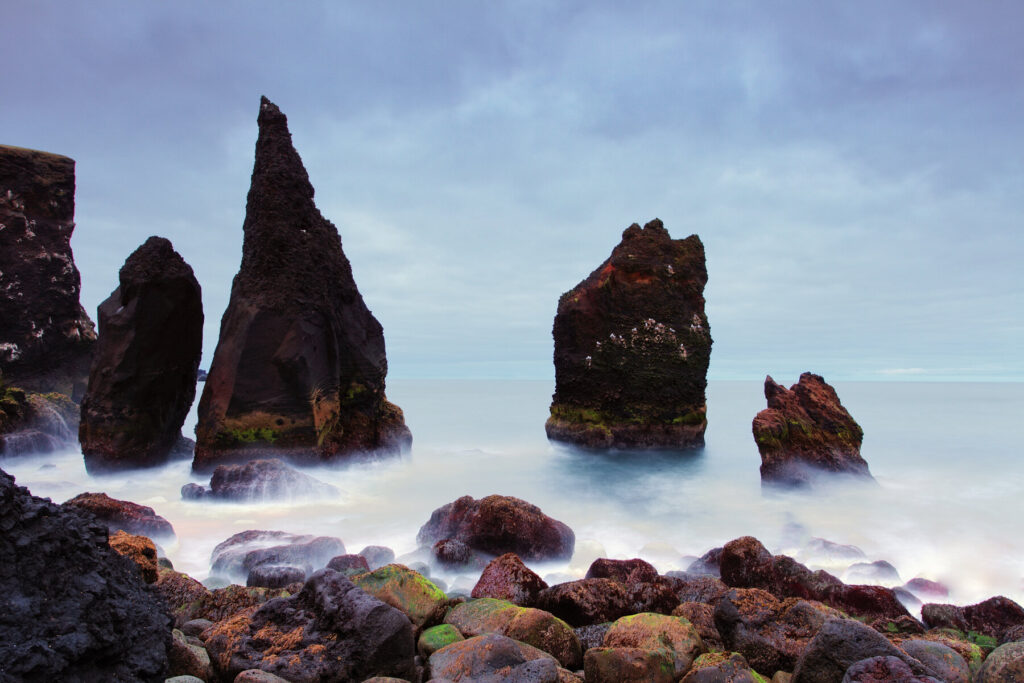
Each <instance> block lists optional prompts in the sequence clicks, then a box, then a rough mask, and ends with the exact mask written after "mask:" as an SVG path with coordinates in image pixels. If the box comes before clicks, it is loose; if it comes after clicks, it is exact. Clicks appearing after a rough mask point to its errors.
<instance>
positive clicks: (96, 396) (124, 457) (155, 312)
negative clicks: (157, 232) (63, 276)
mask: <svg viewBox="0 0 1024 683" xmlns="http://www.w3.org/2000/svg"><path fill="white" fill-rule="evenodd" d="M118 279H119V285H118V287H117V289H115V290H114V291H113V293H112V294H111V295H110V297H109V298H107V300H106V301H104V302H103V303H102V304H100V307H99V311H98V313H99V322H100V336H99V341H98V342H97V343H96V348H95V353H94V355H93V361H92V369H91V371H90V372H89V385H88V389H87V390H86V392H85V397H84V398H83V399H82V421H81V424H80V425H79V429H78V438H79V440H80V441H81V443H82V453H84V454H85V465H86V467H87V468H88V469H89V470H90V471H95V470H104V469H113V468H125V467H140V466H147V465H157V464H161V463H163V462H165V461H167V460H168V459H169V458H170V457H171V456H172V455H173V454H175V453H176V451H177V450H178V449H179V447H180V442H181V440H182V435H181V425H182V424H183V423H184V422H185V416H186V415H187V414H188V411H189V408H191V407H192V400H193V399H194V398H195V395H196V372H197V371H198V369H199V357H200V356H201V355H202V351H203V348H202V347H203V302H202V292H201V290H200V287H199V283H198V282H197V281H196V278H195V275H193V273H192V268H190V267H189V265H188V264H187V263H185V261H184V259H182V258H181V256H180V255H179V254H178V253H177V252H176V251H174V247H173V246H171V243H170V242H169V241H168V240H166V239H164V238H162V237H150V238H149V239H148V240H146V242H145V244H143V245H142V246H141V247H139V248H138V249H136V250H135V251H134V252H132V254H131V255H130V256H129V257H128V259H127V260H126V261H125V262H124V266H123V267H122V268H121V271H120V273H119V274H118Z"/></svg>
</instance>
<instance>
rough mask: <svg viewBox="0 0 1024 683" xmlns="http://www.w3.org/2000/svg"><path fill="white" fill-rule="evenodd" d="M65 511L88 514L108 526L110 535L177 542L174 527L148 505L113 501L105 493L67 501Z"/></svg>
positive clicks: (83, 495)
mask: <svg viewBox="0 0 1024 683" xmlns="http://www.w3.org/2000/svg"><path fill="white" fill-rule="evenodd" d="M64 506H65V507H75V508H79V509H81V510H88V511H89V512H91V513H92V514H93V515H95V516H96V519H98V520H99V521H101V522H103V523H104V524H106V525H107V529H109V530H110V533H114V532H116V531H124V532H125V533H129V534H138V535H141V536H148V537H149V538H152V539H154V540H157V541H162V540H169V539H173V538H174V527H172V526H171V523H170V522H168V521H167V520H166V519H164V518H163V517H161V516H160V515H158V514H156V512H154V511H153V508H151V507H149V506H148V505H139V504H138V503H133V502H131V501H128V500H118V499H116V498H111V497H110V496H108V495H107V494H105V493H80V494H78V495H77V496H75V497H74V498H71V499H70V500H66V501H64Z"/></svg>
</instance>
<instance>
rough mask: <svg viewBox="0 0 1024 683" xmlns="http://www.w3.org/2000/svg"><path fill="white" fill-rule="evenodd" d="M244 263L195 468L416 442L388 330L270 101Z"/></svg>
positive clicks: (263, 106) (262, 119)
mask: <svg viewBox="0 0 1024 683" xmlns="http://www.w3.org/2000/svg"><path fill="white" fill-rule="evenodd" d="M258 122H259V138H258V140H257V142H256V162H255V165H254V167H253V173H252V185H251V187H250V189H249V197H248V202H247V204H246V216H245V223H244V225H243V226H242V229H243V231H244V233H245V237H244V242H243V247H242V265H241V268H240V270H239V272H238V275H236V276H235V280H234V284H233V286H232V289H231V299H230V302H229V304H228V308H227V311H226V312H225V313H224V317H223V319H222V321H221V331H220V340H219V341H218V344H217V350H216V352H215V354H214V357H213V363H212V365H211V366H210V372H209V376H208V378H207V380H206V384H205V386H204V389H203V395H202V398H201V399H200V402H199V423H198V425H197V427H196V442H197V445H196V454H195V460H194V461H193V467H194V468H195V469H197V470H209V469H212V468H213V467H215V466H216V465H218V464H220V463H222V462H225V461H244V460H251V459H255V458H258V457H266V456H268V455H269V456H272V457H273V456H284V457H288V458H291V459H293V460H300V461H301V460H306V461H310V460H329V459H332V458H336V457H341V456H345V455H348V454H352V453H356V452H364V451H385V452H388V451H391V452H394V451H398V450H400V449H401V448H403V447H406V446H408V444H409V443H410V441H411V436H410V434H409V430H408V428H407V427H406V426H405V421H404V418H403V415H402V411H401V410H400V409H399V408H398V407H397V406H395V405H393V404H392V403H390V402H388V400H387V398H386V397H385V395H384V379H385V375H386V374H387V359H386V356H385V351H384V333H383V330H382V328H381V326H380V323H378V322H377V320H376V319H375V318H374V317H373V314H372V313H370V311H369V309H368V308H367V307H366V304H364V303H363V298H362V296H361V295H360V294H359V290H358V289H357V288H356V284H355V281H354V280H353V278H352V268H351V266H350V264H349V261H348V259H347V258H346V257H345V254H344V252H343V251H342V248H341V239H340V237H339V236H338V231H337V229H336V228H335V227H334V225H333V224H331V223H330V222H329V221H328V220H326V219H325V218H324V217H323V216H321V215H320V212H319V211H318V210H317V208H316V205H315V204H314V203H313V186H312V185H311V184H310V182H309V177H308V176H307V174H306V170H305V168H304V167H303V165H302V160H301V159H300V158H299V155H298V153H297V152H296V151H295V148H294V147H293V146H292V141H291V134H290V133H289V131H288V122H287V118H286V117H285V115H284V114H282V113H281V111H280V110H279V109H278V108H277V106H276V105H274V104H273V103H272V102H270V101H269V100H267V99H266V98H263V99H262V101H261V103H260V113H259V118H258Z"/></svg>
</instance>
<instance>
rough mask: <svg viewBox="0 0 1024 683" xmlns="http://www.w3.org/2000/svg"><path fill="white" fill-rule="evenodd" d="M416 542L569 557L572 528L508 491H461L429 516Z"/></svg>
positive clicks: (537, 556) (528, 555)
mask: <svg viewBox="0 0 1024 683" xmlns="http://www.w3.org/2000/svg"><path fill="white" fill-rule="evenodd" d="M416 538H417V541H418V542H419V543H420V545H433V544H434V543H436V542H437V541H440V540H442V539H449V538H450V539H455V540H458V541H461V542H463V543H465V544H466V545H468V546H469V547H470V548H473V549H474V550H480V551H482V552H485V553H491V554H494V555H501V554H504V553H509V552H512V553H516V554H517V555H519V556H520V557H522V558H523V559H526V560H543V559H566V560H567V559H569V558H570V557H572V552H573V548H574V547H575V544H576V536H575V534H573V532H572V529H570V528H569V527H568V526H566V525H565V524H564V523H562V522H559V521H558V520H556V519H552V518H551V517H548V516H547V515H545V514H544V513H543V512H541V509H540V508H539V507H537V506H536V505H531V504H530V503H527V502H526V501H525V500H520V499H519V498H513V497H512V496H497V495H494V496H487V497H486V498H481V499H480V500H475V499H473V498H471V497H470V496H463V497H462V498H459V499H458V500H456V501H454V502H452V503H448V504H447V505H445V506H443V507H440V508H438V509H436V510H434V512H433V513H432V514H431V515H430V520H429V521H427V523H426V524H424V525H423V526H422V527H421V528H420V531H419V534H418V535H417V537H416Z"/></svg>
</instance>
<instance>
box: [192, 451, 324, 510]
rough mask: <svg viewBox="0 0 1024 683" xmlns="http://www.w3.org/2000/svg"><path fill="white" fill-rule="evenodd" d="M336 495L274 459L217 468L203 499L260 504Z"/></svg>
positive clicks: (310, 478) (322, 483)
mask: <svg viewBox="0 0 1024 683" xmlns="http://www.w3.org/2000/svg"><path fill="white" fill-rule="evenodd" d="M185 486H189V484H186V485H185ZM192 490H193V489H190V491H192ZM338 493H339V491H338V489H337V488H335V487H334V486H331V485H330V484H325V483H324V482H322V481H320V480H318V479H314V478H313V477H311V476H309V475H308V474H303V473H302V472H300V471H298V470H296V469H295V468H294V467H289V466H288V465H286V464H285V463H284V462H282V461H281V460H278V459H276V458H274V459H272V460H252V461H250V462H247V463H245V464H244V465H218V466H217V468H216V469H214V470H213V476H212V477H211V478H210V490H209V491H207V492H205V497H209V498H218V499H221V500H240V501H249V500H255V501H260V500H275V499H279V498H296V499H307V498H313V497H316V498H329V497H332V496H337V495H338ZM187 495H192V494H186V492H185V489H184V487H182V497H183V498H185V497H186V496H187ZM197 497H199V496H197Z"/></svg>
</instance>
